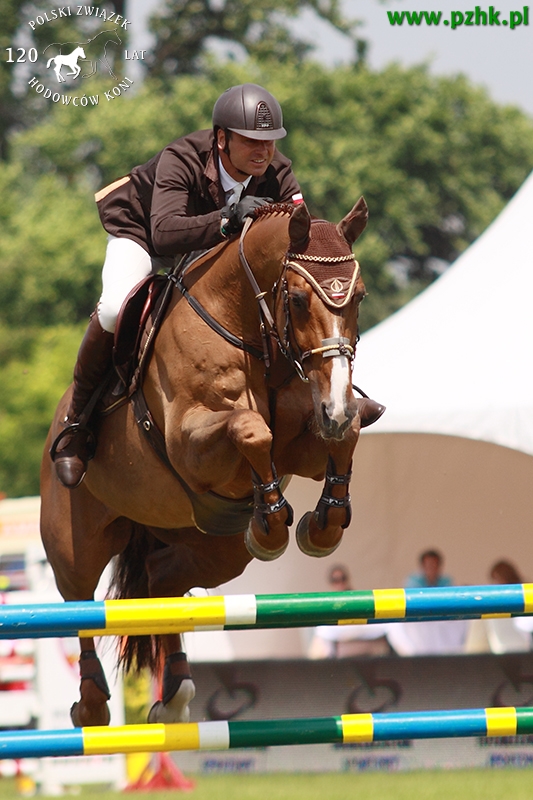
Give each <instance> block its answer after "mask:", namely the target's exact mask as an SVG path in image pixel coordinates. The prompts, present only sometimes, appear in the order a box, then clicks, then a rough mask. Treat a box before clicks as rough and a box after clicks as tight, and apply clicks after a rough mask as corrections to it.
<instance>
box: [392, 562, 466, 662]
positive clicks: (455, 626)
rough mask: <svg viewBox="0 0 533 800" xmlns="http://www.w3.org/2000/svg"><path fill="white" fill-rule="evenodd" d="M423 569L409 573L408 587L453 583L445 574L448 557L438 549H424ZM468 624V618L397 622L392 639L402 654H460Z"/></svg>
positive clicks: (431, 586) (398, 652)
mask: <svg viewBox="0 0 533 800" xmlns="http://www.w3.org/2000/svg"><path fill="white" fill-rule="evenodd" d="M419 563H420V571H419V572H416V573H414V574H413V575H409V577H408V578H407V580H406V583H405V586H406V588H407V589H427V588H437V587H445V586H452V584H453V581H452V579H451V578H450V576H449V575H443V574H442V567H443V564H444V558H443V556H442V553H440V552H439V551H438V550H424V552H422V553H421V554H420V556H419ZM467 627H468V623H467V622H466V621H465V620H450V621H445V620H429V621H427V622H397V623H395V624H394V625H391V626H390V630H389V633H388V639H389V642H390V645H391V647H393V649H394V651H395V652H396V653H397V654H398V655H399V656H428V655H456V654H458V653H462V652H463V647H464V641H465V638H466V634H467Z"/></svg>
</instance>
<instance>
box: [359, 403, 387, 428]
mask: <svg viewBox="0 0 533 800" xmlns="http://www.w3.org/2000/svg"><path fill="white" fill-rule="evenodd" d="M355 402H356V403H357V410H358V411H359V416H360V417H361V427H362V428H367V427H368V426H369V425H373V424H374V422H377V421H378V419H379V418H380V417H381V415H382V414H383V413H384V411H385V406H383V405H381V403H378V402H376V400H371V399H370V397H357V398H356V401H355Z"/></svg>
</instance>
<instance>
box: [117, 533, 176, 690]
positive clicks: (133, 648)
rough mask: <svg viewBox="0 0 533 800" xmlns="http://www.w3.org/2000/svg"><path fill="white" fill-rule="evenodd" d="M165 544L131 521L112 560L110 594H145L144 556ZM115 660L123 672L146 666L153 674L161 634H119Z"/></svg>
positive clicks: (158, 659) (126, 596)
mask: <svg viewBox="0 0 533 800" xmlns="http://www.w3.org/2000/svg"><path fill="white" fill-rule="evenodd" d="M162 547H167V545H165V544H163V542H160V541H159V539H156V538H155V536H153V535H152V534H151V533H149V532H148V531H147V530H146V528H145V527H144V525H140V524H139V523H137V522H132V534H131V538H130V541H129V543H128V545H127V546H126V548H125V549H124V550H123V552H122V553H121V554H120V555H119V556H117V558H116V559H115V563H114V570H113V579H112V584H111V589H110V596H111V597H113V599H117V600H132V599H136V598H143V597H148V596H149V593H148V573H147V572H146V566H145V565H146V559H147V558H148V556H149V555H150V553H153V552H154V551H155V550H159V549H160V548H162ZM120 639H121V641H120V649H119V658H118V663H119V665H120V666H122V668H123V669H124V671H125V672H129V670H130V669H132V668H133V669H135V670H136V671H137V672H140V671H141V670H142V669H144V668H146V667H148V668H149V669H150V670H151V671H152V673H153V674H156V673H157V672H158V670H159V667H160V664H161V658H162V648H161V637H160V636H157V635H151V636H121V637H120Z"/></svg>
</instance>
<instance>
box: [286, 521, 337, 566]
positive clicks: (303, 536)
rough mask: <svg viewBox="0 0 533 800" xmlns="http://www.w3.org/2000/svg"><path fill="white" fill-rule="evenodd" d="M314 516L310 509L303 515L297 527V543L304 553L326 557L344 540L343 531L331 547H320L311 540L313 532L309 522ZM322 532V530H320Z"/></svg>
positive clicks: (315, 556)
mask: <svg viewBox="0 0 533 800" xmlns="http://www.w3.org/2000/svg"><path fill="white" fill-rule="evenodd" d="M312 518H313V512H312V511H308V512H307V513H306V514H304V515H303V517H302V518H301V520H300V522H299V523H298V525H297V527H296V543H297V545H298V547H299V548H300V550H301V551H302V553H304V554H305V555H306V556H313V558H324V556H329V555H331V553H334V552H335V550H336V549H337V547H338V546H339V545H340V543H341V542H342V531H341V535H340V538H339V541H338V542H337V543H336V544H334V545H332V546H330V547H319V546H318V545H316V544H313V542H312V541H311V533H310V531H309V524H310V522H311V520H312ZM319 533H322V531H319Z"/></svg>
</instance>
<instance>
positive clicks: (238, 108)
mask: <svg viewBox="0 0 533 800" xmlns="http://www.w3.org/2000/svg"><path fill="white" fill-rule="evenodd" d="M284 136H286V130H285V128H284V127H283V117H282V111H281V107H280V105H279V103H278V101H277V100H276V99H275V98H274V97H273V96H272V95H271V94H270V93H269V92H267V91H266V89H263V88H262V87H261V86H257V85H256V84H253V83H245V84H242V85H239V86H233V87H231V88H230V89H227V90H226V91H225V92H224V93H223V94H222V95H221V96H220V97H219V98H218V100H217V101H216V103H215V105H214V108H213V128H212V129H211V130H202V131H197V132H195V133H192V134H190V135H188V136H183V137H181V138H180V139H176V140H175V141H174V142H172V143H171V144H169V145H168V146H167V147H165V149H164V150H162V151H161V152H160V153H158V154H157V155H155V156H154V157H153V158H152V159H150V161H148V162H147V163H146V164H143V165H141V166H137V167H134V168H133V169H132V171H131V172H130V174H129V175H127V176H125V177H123V178H120V179H119V180H117V181H115V182H114V183H112V184H111V185H109V186H106V187H105V188H104V189H102V190H101V191H99V192H98V193H97V194H96V202H97V205H98V210H99V213H100V218H101V221H102V224H103V226H104V228H105V230H106V231H107V232H108V234H109V236H108V244H107V250H106V257H105V263H104V266H103V271H102V284H103V289H102V295H101V297H100V301H99V303H98V305H97V308H96V311H95V312H94V313H93V315H92V316H91V321H90V322H89V327H88V328H87V331H86V333H85V336H84V338H83V341H82V343H81V346H80V350H79V353H78V359H77V362H76V366H75V368H74V383H73V388H72V397H71V400H70V406H69V408H68V411H67V414H66V416H65V418H64V419H63V423H64V425H65V426H66V427H65V429H64V434H63V435H62V437H61V439H60V441H59V443H58V445H57V449H56V451H55V453H54V463H55V468H56V474H57V477H58V478H59V480H60V481H61V483H62V484H63V485H64V486H66V487H68V488H75V487H76V486H79V484H80V483H81V482H82V480H83V478H84V477H85V473H86V470H87V462H88V461H89V459H90V458H91V446H90V442H89V432H88V430H87V428H86V427H85V426H83V427H82V426H81V425H78V423H79V420H80V416H81V415H82V413H83V411H84V409H85V408H86V406H87V404H88V403H89V401H90V399H91V397H92V395H93V394H94V392H95V390H96V389H97V388H98V386H99V385H100V384H101V382H102V381H103V380H104V378H105V376H106V375H107V374H108V372H109V370H110V369H111V364H112V350H113V339H114V330H115V324H116V320H117V316H118V312H119V311H120V308H121V306H122V303H123V302H124V300H125V298H126V297H127V295H128V294H129V292H130V291H131V290H132V289H133V287H134V286H136V285H137V283H139V282H140V281H141V280H143V278H145V277H147V276H148V275H150V274H151V273H152V272H154V273H155V272H158V271H159V269H160V268H161V267H165V266H167V267H172V266H173V265H174V260H175V257H176V256H178V255H181V254H185V253H190V252H192V251H194V250H199V249H207V248H210V247H214V246H215V245H217V244H219V243H220V242H223V241H224V240H225V239H226V238H228V237H230V236H232V235H234V234H235V233H238V232H239V231H240V230H241V228H242V226H243V224H244V221H245V218H246V217H247V216H249V215H250V214H251V213H252V212H253V210H254V209H255V208H257V207H259V206H261V205H264V204H265V203H266V202H290V201H291V200H292V201H293V202H298V201H299V200H300V199H301V194H300V187H299V185H298V183H297V181H296V178H295V177H294V175H293V173H292V170H291V162H290V161H289V160H288V159H287V158H285V157H284V156H283V155H282V154H281V153H280V152H279V151H278V150H277V149H276V144H275V143H276V140H277V139H281V138H283V137H284ZM71 426H72V427H71Z"/></svg>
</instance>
